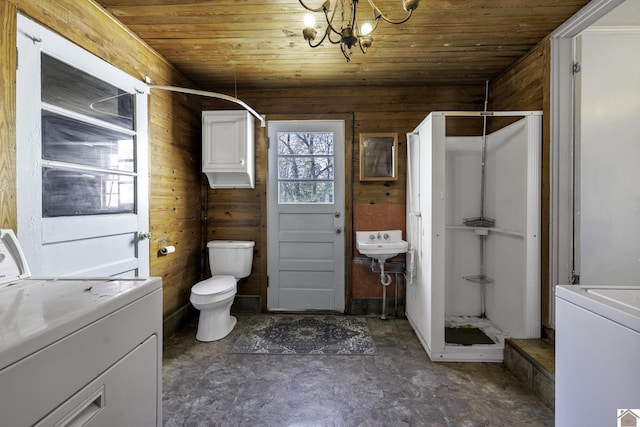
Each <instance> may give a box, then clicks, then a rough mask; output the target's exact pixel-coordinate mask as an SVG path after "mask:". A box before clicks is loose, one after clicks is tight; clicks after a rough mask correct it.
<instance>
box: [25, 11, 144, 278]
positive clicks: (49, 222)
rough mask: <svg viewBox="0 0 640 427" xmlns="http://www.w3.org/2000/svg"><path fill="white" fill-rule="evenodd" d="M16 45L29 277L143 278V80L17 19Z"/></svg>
mask: <svg viewBox="0 0 640 427" xmlns="http://www.w3.org/2000/svg"><path fill="white" fill-rule="evenodd" d="M17 43H18V56H19V61H18V71H17V100H16V103H17V112H16V116H17V117H16V120H17V131H16V137H17V141H16V142H17V144H16V146H17V148H16V159H17V169H18V173H17V178H18V182H17V188H18V200H17V202H18V203H17V204H18V232H17V235H18V239H19V240H20V244H21V246H22V248H23V250H24V252H25V256H26V258H27V262H28V263H29V266H30V269H31V272H32V274H33V275H34V276H43V275H52V276H62V275H72V276H93V277H95V276H113V275H119V276H142V277H145V276H148V275H149V244H148V240H144V237H146V236H147V235H146V234H145V233H144V232H145V231H146V230H147V229H148V222H149V219H148V216H149V214H148V147H147V145H148V141H147V95H146V90H145V89H146V87H145V85H144V83H142V82H141V81H139V80H137V79H134V78H133V77H131V76H129V75H127V74H125V73H124V72H122V71H120V70H118V69H116V68H114V67H113V66H111V65H110V64H108V63H106V62H104V61H102V60H100V59H99V58H97V57H95V56H93V55H91V54H90V53H89V52H86V51H85V50H83V49H81V48H80V47H78V46H76V45H74V44H73V43H71V42H69V41H68V40H66V39H64V38H62V37H60V36H58V35H57V34H55V33H52V32H51V31H49V30H47V29H45V28H44V27H41V26H40V25H38V24H36V23H35V22H33V21H30V20H28V19H26V18H24V17H22V16H19V17H18V35H17ZM141 232H142V233H141Z"/></svg>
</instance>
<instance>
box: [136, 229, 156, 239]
mask: <svg viewBox="0 0 640 427" xmlns="http://www.w3.org/2000/svg"><path fill="white" fill-rule="evenodd" d="M152 237H153V235H152V234H151V233H150V232H148V231H141V232H140V233H138V240H144V239H150V238H152Z"/></svg>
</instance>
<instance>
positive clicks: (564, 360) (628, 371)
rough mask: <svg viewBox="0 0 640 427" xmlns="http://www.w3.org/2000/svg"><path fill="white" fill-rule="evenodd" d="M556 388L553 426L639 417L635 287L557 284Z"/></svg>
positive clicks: (639, 300)
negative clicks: (629, 412) (627, 413)
mask: <svg viewBox="0 0 640 427" xmlns="http://www.w3.org/2000/svg"><path fill="white" fill-rule="evenodd" d="M555 388H556V400H555V417H556V418H555V425H557V426H615V425H621V424H620V423H619V422H617V418H618V417H619V416H622V415H623V414H625V410H632V412H634V413H636V412H637V414H636V415H637V416H638V417H640V409H639V408H640V287H635V286H624V287H614V286H557V287H556V377H555ZM633 410H635V411H633ZM623 425H627V424H623ZM634 425H635V424H634Z"/></svg>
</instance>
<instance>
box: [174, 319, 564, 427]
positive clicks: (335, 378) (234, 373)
mask: <svg viewBox="0 0 640 427" xmlns="http://www.w3.org/2000/svg"><path fill="white" fill-rule="evenodd" d="M248 318H249V317H248V316H238V325H237V326H236V328H235V329H234V331H233V332H232V333H231V334H230V335H229V336H228V337H226V338H224V339H223V340H220V341H217V342H213V343H200V342H197V341H196V340H195V326H196V324H195V322H191V323H190V324H189V326H188V327H186V328H185V329H183V330H181V331H180V332H178V333H177V334H176V335H175V336H173V337H171V338H170V339H169V340H167V342H165V346H164V361H163V403H162V404H163V424H164V425H165V426H492V427H493V426H514V425H517V426H551V425H553V412H552V411H551V410H550V409H549V408H547V407H546V406H544V404H543V403H542V401H541V400H540V399H538V398H537V397H536V396H534V395H533V394H531V393H530V392H529V391H528V390H526V389H525V388H524V387H522V386H520V385H519V384H518V383H517V381H516V380H515V379H514V377H513V376H512V375H511V374H510V373H509V372H508V371H506V370H505V368H504V367H503V365H502V364H489V363H487V364H485V363H432V362H431V361H430V360H429V358H428V357H427V355H426V353H425V351H424V350H423V348H422V346H421V345H420V343H419V341H418V339H417V338H416V336H415V334H414V333H413V331H412V329H411V326H410V325H409V323H408V322H407V321H406V320H394V319H389V320H380V319H378V318H376V317H369V318H367V320H368V322H369V327H370V328H371V331H372V333H373V336H374V339H375V342H376V346H377V349H378V354H377V355H375V356H336V355H333V356H328V355H319V356H317V355H313V356H312V355H246V354H243V355H239V354H231V353H230V350H231V347H232V346H233V343H234V341H235V339H236V338H237V337H238V334H239V333H240V331H241V330H242V326H243V323H244V322H246V320H247V319H248Z"/></svg>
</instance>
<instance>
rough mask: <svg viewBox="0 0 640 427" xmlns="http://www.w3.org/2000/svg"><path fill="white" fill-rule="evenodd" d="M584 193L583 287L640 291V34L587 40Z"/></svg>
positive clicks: (604, 32) (580, 210)
mask: <svg viewBox="0 0 640 427" xmlns="http://www.w3.org/2000/svg"><path fill="white" fill-rule="evenodd" d="M580 39H581V40H580V41H581V47H582V49H581V61H580V62H581V69H582V71H581V73H580V76H579V80H578V81H579V83H580V85H579V87H578V88H577V90H578V91H579V92H578V93H579V104H578V106H579V108H578V111H577V114H576V118H577V126H578V129H579V138H578V145H577V152H576V154H577V159H578V167H577V177H578V184H579V187H578V188H577V189H576V190H577V191H576V194H577V195H578V194H579V197H577V209H576V225H577V226H578V228H577V231H578V236H579V241H578V242H577V246H578V248H579V252H578V256H577V257H576V258H577V261H578V263H579V264H578V266H579V270H578V271H579V274H580V283H581V284H589V285H621V284H622V285H629V284H639V283H640V239H639V238H638V236H640V50H639V46H640V30H639V29H637V27H636V29H619V28H618V29H616V30H613V29H602V28H599V29H597V30H588V31H586V32H585V33H583V35H582V36H581V37H580Z"/></svg>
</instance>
